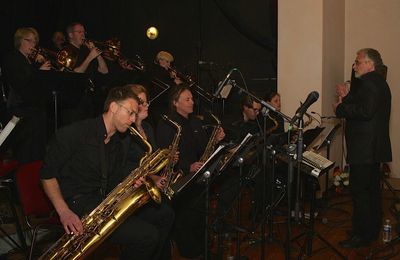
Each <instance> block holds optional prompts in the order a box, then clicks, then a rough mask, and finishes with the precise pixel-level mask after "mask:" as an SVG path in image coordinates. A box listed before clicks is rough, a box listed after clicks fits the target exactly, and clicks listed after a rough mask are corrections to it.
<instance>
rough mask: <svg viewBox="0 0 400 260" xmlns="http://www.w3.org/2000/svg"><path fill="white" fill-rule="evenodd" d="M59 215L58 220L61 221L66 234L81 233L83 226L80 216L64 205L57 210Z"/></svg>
mask: <svg viewBox="0 0 400 260" xmlns="http://www.w3.org/2000/svg"><path fill="white" fill-rule="evenodd" d="M58 214H59V216H60V222H61V223H62V225H63V227H64V230H65V232H66V233H67V234H71V235H81V234H83V226H82V222H81V220H80V218H79V217H78V215H76V214H75V213H74V212H72V210H70V209H69V208H68V206H66V208H65V209H64V210H62V211H60V212H58Z"/></svg>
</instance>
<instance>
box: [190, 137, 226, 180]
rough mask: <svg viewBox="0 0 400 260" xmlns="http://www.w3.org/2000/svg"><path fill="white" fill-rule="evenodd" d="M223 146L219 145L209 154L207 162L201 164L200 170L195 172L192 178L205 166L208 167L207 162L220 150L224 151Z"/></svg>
mask: <svg viewBox="0 0 400 260" xmlns="http://www.w3.org/2000/svg"><path fill="white" fill-rule="evenodd" d="M224 147H225V145H223V144H221V145H220V146H218V148H217V149H215V151H214V152H213V153H212V154H211V156H210V157H208V159H207V161H205V162H204V163H203V165H202V166H201V167H200V169H198V170H197V172H196V174H194V176H196V175H197V173H198V172H200V171H201V170H202V169H203V168H204V167H205V166H206V165H208V162H209V161H210V160H211V159H212V158H213V157H214V156H215V155H216V154H218V153H219V151H220V150H222V149H224Z"/></svg>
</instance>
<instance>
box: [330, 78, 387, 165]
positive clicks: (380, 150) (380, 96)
mask: <svg viewBox="0 0 400 260" xmlns="http://www.w3.org/2000/svg"><path fill="white" fill-rule="evenodd" d="M352 88H353V86H352ZM390 109H391V93H390V89H389V86H388V84H387V83H386V81H385V80H384V78H383V77H382V76H381V75H380V74H379V73H377V72H375V71H373V72H369V73H367V74H365V75H363V76H361V78H360V80H359V81H358V82H357V88H356V89H352V90H351V91H350V92H349V94H348V95H347V96H346V97H345V98H344V100H343V102H342V103H341V104H340V105H339V106H338V107H337V109H336V115H337V116H338V117H343V118H345V119H346V128H345V129H346V130H345V131H346V133H345V136H346V145H347V161H348V163H351V164H364V163H379V162H390V161H391V160H392V151H391V145H390V137H389V119H390Z"/></svg>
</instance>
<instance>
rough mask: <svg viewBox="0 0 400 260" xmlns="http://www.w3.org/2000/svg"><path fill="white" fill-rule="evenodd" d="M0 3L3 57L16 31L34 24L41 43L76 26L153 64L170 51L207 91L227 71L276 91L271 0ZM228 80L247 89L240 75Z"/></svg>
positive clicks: (256, 87)
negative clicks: (151, 30)
mask: <svg viewBox="0 0 400 260" xmlns="http://www.w3.org/2000/svg"><path fill="white" fill-rule="evenodd" d="M0 5H1V8H0V14H1V15H0V17H1V18H0V19H1V20H0V24H1V25H0V26H1V32H0V34H1V41H0V50H1V51H0V54H1V56H3V55H4V53H5V52H6V51H8V50H10V49H12V44H13V43H12V37H13V34H14V32H15V30H16V29H17V28H18V27H23V26H33V27H35V28H36V29H37V30H38V31H39V34H40V38H41V40H40V44H41V45H44V46H45V45H46V44H48V42H49V39H50V37H51V34H52V33H53V32H54V31H56V30H65V28H66V26H67V25H68V24H69V23H72V22H75V21H79V22H81V23H83V24H84V25H85V27H86V30H87V37H88V38H92V39H95V40H107V39H110V38H111V37H118V38H120V39H121V41H122V50H123V52H124V54H125V56H127V57H134V55H136V54H138V55H140V56H141V57H142V58H143V60H144V61H145V62H146V63H152V62H153V60H154V56H155V54H156V53H157V52H158V51H160V50H167V51H170V52H171V53H173V55H174V56H175V60H176V62H175V66H176V67H177V68H178V69H179V70H181V71H182V72H184V73H188V74H192V75H194V76H195V78H196V79H197V80H199V81H200V84H201V86H203V87H204V88H206V89H207V90H209V91H210V92H213V91H214V89H215V88H216V84H217V83H218V82H219V81H220V80H222V79H223V78H224V76H225V75H226V74H227V73H228V71H229V70H230V69H232V68H238V69H240V71H241V72H242V73H243V76H244V78H245V80H246V82H247V85H248V86H249V88H250V89H251V90H253V91H255V92H256V93H257V94H259V95H261V96H262V95H263V94H264V93H265V92H267V91H268V90H270V89H274V88H276V20H277V19H276V13H277V12H276V9H277V7H276V0H253V1H245V0H232V1H223V0H172V1H162V0H147V1H138V0H133V1H131V0H114V1H106V0H96V1H92V0H90V1H77V0H69V1H65V0H57V1H52V0H43V1H34V0H20V1H2V3H1V4H0ZM151 25H153V26H156V27H157V28H158V29H159V36H158V38H157V39H155V40H149V39H148V38H147V37H146V35H145V32H146V29H147V28H148V27H149V26H151ZM233 77H234V78H235V79H237V83H239V84H240V85H242V86H243V85H244V84H243V83H242V82H241V80H240V77H238V74H236V73H234V75H233ZM228 105H229V104H228Z"/></svg>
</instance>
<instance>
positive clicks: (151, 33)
mask: <svg viewBox="0 0 400 260" xmlns="http://www.w3.org/2000/svg"><path fill="white" fill-rule="evenodd" d="M146 35H147V38H149V39H150V40H154V39H156V38H157V36H158V30H157V28H156V27H154V26H151V27H149V28H148V29H147V31H146Z"/></svg>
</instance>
